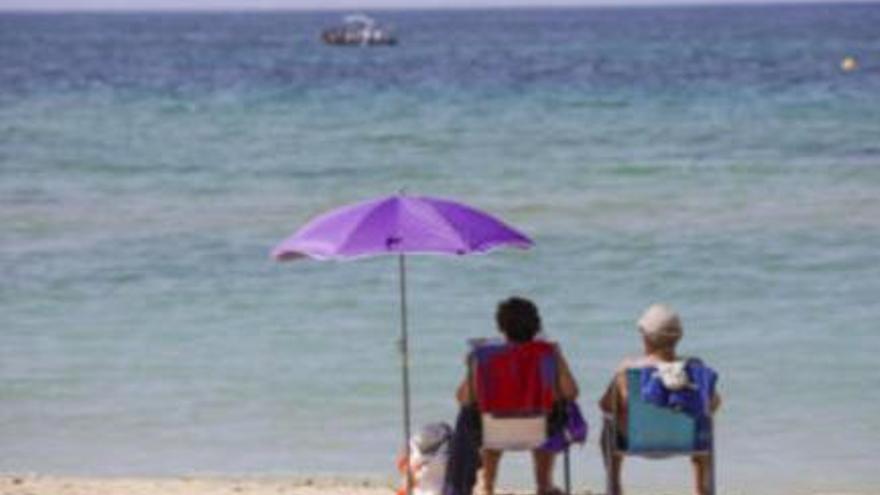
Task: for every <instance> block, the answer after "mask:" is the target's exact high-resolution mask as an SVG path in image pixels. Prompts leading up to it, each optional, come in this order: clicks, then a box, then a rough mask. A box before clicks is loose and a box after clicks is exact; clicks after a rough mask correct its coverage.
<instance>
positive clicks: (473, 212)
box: [272, 195, 532, 260]
mask: <svg viewBox="0 0 880 495" xmlns="http://www.w3.org/2000/svg"><path fill="white" fill-rule="evenodd" d="M531 245H532V241H531V240H530V239H529V238H528V237H526V236H525V235H523V234H521V233H520V232H518V231H516V230H514V229H513V228H512V227H510V226H508V225H505V224H504V223H503V222H501V221H500V220H498V219H496V218H494V217H492V216H490V215H489V214H487V213H484V212H482V211H479V210H477V209H475V208H472V207H470V206H467V205H464V204H461V203H456V202H454V201H450V200H447V199H441V198H431V197H427V196H404V195H394V196H389V197H385V198H379V199H375V200H371V201H365V202H363V203H358V204H354V205H349V206H343V207H341V208H337V209H335V210H332V211H330V212H328V213H325V214H323V215H321V216H319V217H317V218H315V219H313V220H312V221H310V222H309V223H307V224H306V225H304V226H303V227H302V228H301V229H299V231H297V232H296V233H295V234H293V235H292V236H290V237H289V238H287V239H285V240H284V241H283V242H282V243H281V244H279V245H278V247H276V248H275V249H274V250H273V251H272V255H273V256H274V257H275V258H276V259H279V260H287V259H296V258H299V257H303V256H307V257H310V258H315V259H349V258H358V257H363V256H375V255H381V254H398V253H409V254H414V253H421V254H428V253H433V254H451V255H463V254H469V253H483V252H487V251H490V250H492V249H494V248H496V247H499V246H514V247H518V248H522V249H526V248H528V247H530V246H531Z"/></svg>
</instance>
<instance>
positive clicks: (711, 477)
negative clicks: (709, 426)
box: [706, 446, 715, 495]
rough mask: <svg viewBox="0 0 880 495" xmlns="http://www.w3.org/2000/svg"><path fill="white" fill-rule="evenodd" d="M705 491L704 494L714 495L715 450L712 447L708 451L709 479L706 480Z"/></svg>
mask: <svg viewBox="0 0 880 495" xmlns="http://www.w3.org/2000/svg"><path fill="white" fill-rule="evenodd" d="M706 481H707V484H708V485H709V486H707V487H706V488H707V490H706V493H708V494H709V495H715V448H714V446H713V448H712V450H710V451H709V479H708V480H706Z"/></svg>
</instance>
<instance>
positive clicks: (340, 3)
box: [0, 0, 880, 13]
mask: <svg viewBox="0 0 880 495" xmlns="http://www.w3.org/2000/svg"><path fill="white" fill-rule="evenodd" d="M877 3H880V0H844V1H837V0H771V1H767V0H623V1H620V0H618V1H609V0H560V1H554V2H551V3H549V4H548V3H541V2H538V1H537V0H476V1H470V2H469V1H467V0H415V1H413V0H409V1H404V0H367V1H366V2H363V1H362V2H358V1H354V0H329V1H323V2H321V1H318V0H262V1H258V2H244V1H242V0H207V1H204V0H203V1H198V0H184V1H175V0H142V1H140V2H138V1H124V0H74V1H72V2H71V1H64V0H36V1H35V0H0V12H22V13H70V12H95V13H101V12H108V13H113V12H169V13H174V12H180V13H185V12H273V11H291V12H334V11H370V10H395V11H409V10H413V11H419V10H497V9H524V10H525V9H569V8H570V9H590V8H603V9H618V8H664V7H670V8H676V7H737V6H749V7H760V6H769V7H772V6H797V5H829V6H845V5H870V4H877Z"/></svg>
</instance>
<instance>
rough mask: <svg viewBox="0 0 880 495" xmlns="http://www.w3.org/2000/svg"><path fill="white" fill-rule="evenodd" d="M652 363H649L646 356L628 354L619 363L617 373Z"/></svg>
mask: <svg viewBox="0 0 880 495" xmlns="http://www.w3.org/2000/svg"><path fill="white" fill-rule="evenodd" d="M650 365H651V363H649V362H648V361H647V359H646V358H645V357H644V356H627V357H625V358H623V359H621V360H620V363H618V364H617V369H616V373H624V372H626V370H629V369H633V368H644V367H645V366H650Z"/></svg>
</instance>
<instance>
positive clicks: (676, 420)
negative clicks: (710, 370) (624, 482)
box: [602, 369, 715, 495]
mask: <svg viewBox="0 0 880 495" xmlns="http://www.w3.org/2000/svg"><path fill="white" fill-rule="evenodd" d="M625 377H626V390H627V423H626V424H625V425H622V430H621V429H618V425H617V421H616V419H615V418H617V407H618V404H616V401H615V403H614V404H613V405H612V409H613V411H612V415H611V416H610V417H606V418H605V425H606V428H607V434H606V435H604V436H603V440H602V441H603V442H605V449H604V451H605V455H606V456H614V455H623V456H639V457H646V458H652V459H658V458H666V457H672V456H684V455H686V456H694V455H696V456H705V457H706V458H707V459H708V463H709V476H708V477H707V480H706V484H707V486H705V487H703V488H704V490H705V491H706V493H709V494H710V495H715V436H714V432H713V428H712V418H711V416H708V417H704V418H702V419H697V418H694V417H693V416H689V415H687V414H685V413H683V412H680V411H676V410H673V409H670V408H664V407H658V406H655V405H654V404H651V403H649V402H646V401H645V400H644V399H642V393H641V380H640V377H641V369H628V370H626V375H625ZM615 395H616V394H615ZM610 466H611V459H610V458H606V459H605V469H606V488H607V489H606V493H612V492H611V490H612V480H611V470H610Z"/></svg>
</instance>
